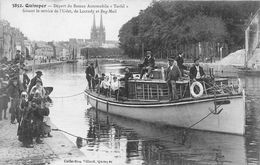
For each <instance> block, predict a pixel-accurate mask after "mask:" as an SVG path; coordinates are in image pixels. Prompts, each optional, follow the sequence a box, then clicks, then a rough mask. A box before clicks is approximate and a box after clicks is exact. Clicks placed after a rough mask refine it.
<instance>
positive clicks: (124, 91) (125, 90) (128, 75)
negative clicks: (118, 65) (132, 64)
mask: <svg viewBox="0 0 260 165" xmlns="http://www.w3.org/2000/svg"><path fill="white" fill-rule="evenodd" d="M132 78H133V73H132V72H130V70H129V68H128V67H126V68H125V76H124V77H123V78H121V79H120V81H124V84H125V88H123V89H121V92H122V94H123V95H124V96H125V97H128V93H129V89H128V80H129V79H132Z"/></svg>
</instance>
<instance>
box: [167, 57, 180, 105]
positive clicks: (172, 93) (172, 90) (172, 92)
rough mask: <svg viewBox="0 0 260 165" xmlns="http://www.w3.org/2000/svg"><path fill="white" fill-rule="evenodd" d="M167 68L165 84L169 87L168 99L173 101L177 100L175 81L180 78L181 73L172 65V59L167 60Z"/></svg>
mask: <svg viewBox="0 0 260 165" xmlns="http://www.w3.org/2000/svg"><path fill="white" fill-rule="evenodd" d="M168 61H169V67H168V68H167V70H166V82H167V84H168V87H169V97H170V98H169V99H170V100H174V99H178V95H177V89H176V81H177V80H178V79H179V78H181V71H180V69H179V67H178V66H177V65H176V64H174V62H175V60H174V57H170V58H168Z"/></svg>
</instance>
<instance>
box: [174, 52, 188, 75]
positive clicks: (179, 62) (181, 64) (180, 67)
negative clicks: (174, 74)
mask: <svg viewBox="0 0 260 165" xmlns="http://www.w3.org/2000/svg"><path fill="white" fill-rule="evenodd" d="M176 61H177V64H178V67H179V69H180V71H181V73H182V76H183V75H184V70H185V69H187V68H186V66H184V65H183V63H184V59H183V52H180V53H179V55H178V56H177V58H176Z"/></svg>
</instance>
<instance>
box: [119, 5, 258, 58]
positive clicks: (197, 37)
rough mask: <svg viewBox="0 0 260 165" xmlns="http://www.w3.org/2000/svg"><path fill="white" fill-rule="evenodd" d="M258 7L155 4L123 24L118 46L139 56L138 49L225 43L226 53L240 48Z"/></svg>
mask: <svg viewBox="0 0 260 165" xmlns="http://www.w3.org/2000/svg"><path fill="white" fill-rule="evenodd" d="M259 6H260V2H257V1H246V2H245V1H157V2H153V3H151V4H150V6H148V7H147V8H146V9H145V10H143V11H140V13H139V15H138V16H136V17H133V18H132V19H131V20H129V21H128V22H126V23H125V24H124V25H123V26H122V27H121V29H120V31H119V41H120V47H121V49H123V50H124V53H125V54H127V55H128V56H130V57H140V55H141V54H142V46H144V48H145V50H148V49H149V50H152V51H153V53H154V54H155V55H156V54H159V52H162V51H165V50H176V51H177V49H178V47H179V46H181V45H185V44H192V43H198V42H214V43H225V44H227V45H228V46H229V48H230V50H233V49H236V48H238V47H243V45H244V29H245V27H246V25H247V23H248V21H249V20H250V18H251V16H252V14H254V13H255V12H256V11H257V9H258V8H259Z"/></svg>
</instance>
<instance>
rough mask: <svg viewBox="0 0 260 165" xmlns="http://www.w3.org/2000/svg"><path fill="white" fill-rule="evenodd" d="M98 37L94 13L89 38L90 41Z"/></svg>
mask: <svg viewBox="0 0 260 165" xmlns="http://www.w3.org/2000/svg"><path fill="white" fill-rule="evenodd" d="M97 38H98V31H97V27H96V18H95V14H94V15H93V24H92V27H91V33H90V39H91V41H92V42H95V41H96V40H97Z"/></svg>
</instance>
